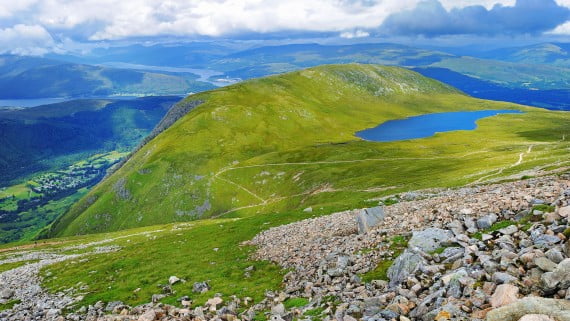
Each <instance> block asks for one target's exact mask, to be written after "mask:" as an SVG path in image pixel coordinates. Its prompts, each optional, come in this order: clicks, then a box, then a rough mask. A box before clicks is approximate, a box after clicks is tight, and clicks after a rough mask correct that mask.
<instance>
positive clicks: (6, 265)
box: [0, 261, 37, 273]
mask: <svg viewBox="0 0 570 321" xmlns="http://www.w3.org/2000/svg"><path fill="white" fill-rule="evenodd" d="M35 262H37V261H20V262H13V263H3V264H0V273H2V272H5V271H9V270H13V269H15V268H18V267H20V266H23V265H26V264H29V263H35Z"/></svg>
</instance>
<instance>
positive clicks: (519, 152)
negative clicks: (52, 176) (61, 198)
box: [51, 64, 570, 236]
mask: <svg viewBox="0 0 570 321" xmlns="http://www.w3.org/2000/svg"><path fill="white" fill-rule="evenodd" d="M195 101H203V103H202V104H201V105H199V106H198V107H196V108H195V109H194V110H193V111H191V112H190V113H188V114H187V115H185V116H184V117H183V118H181V119H180V120H179V121H177V122H176V123H175V124H174V125H173V126H171V127H170V128H169V129H167V130H165V131H164V132H163V133H162V134H160V135H158V136H157V137H156V138H155V139H153V140H151V141H150V142H149V143H147V144H146V145H145V146H144V147H143V148H142V149H140V150H139V151H138V152H137V153H136V154H135V155H134V156H133V157H132V158H131V159H130V160H129V161H128V162H127V163H126V164H125V165H124V166H123V167H122V168H121V169H120V170H118V171H117V172H116V173H115V174H114V175H112V176H111V177H110V178H108V179H107V180H105V181H104V182H102V183H101V184H99V185H98V186H97V187H96V188H94V189H93V190H92V191H91V192H90V193H89V194H88V195H87V196H85V197H84V198H83V199H82V200H81V201H79V202H78V203H77V204H75V205H74V206H73V207H72V209H71V210H70V211H69V212H68V213H66V214H65V215H64V216H63V217H61V218H60V219H59V220H57V221H56V222H55V223H54V224H53V226H52V229H51V235H52V236H56V235H57V236H65V235H75V234H85V233H93V232H103V231H115V230H121V229H126V228H131V227H137V226H148V225H154V224H162V223H168V222H178V221H188V220H194V219H199V218H213V217H222V216H223V217H230V218H231V217H249V216H253V215H255V214H265V213H272V212H284V211H288V210H299V209H303V208H306V207H313V208H315V210H318V209H320V208H321V207H322V208H347V207H357V206H363V205H370V204H373V203H374V202H373V201H372V200H374V199H377V198H378V197H381V196H383V195H387V194H395V193H399V192H403V191H408V190H416V189H420V188H426V187H447V186H458V185H463V184H466V183H470V182H477V181H484V180H488V179H493V178H497V177H502V176H506V175H511V174H515V173H520V172H521V171H523V170H528V169H534V168H538V167H544V166H551V167H552V166H554V167H556V166H562V165H564V164H568V157H567V155H568V149H569V147H570V144H569V142H568V141H567V140H565V139H564V137H570V116H569V115H568V114H567V113H561V112H558V113H557V112H551V111H546V110H541V109H535V108H528V107H523V106H520V105H514V104H508V103H498V102H492V101H484V100H477V99H474V98H471V97H468V96H466V95H464V94H462V93H460V92H458V91H457V90H455V89H453V88H451V87H449V86H447V85H444V84H442V83H440V82H437V81H435V80H432V79H429V78H425V77H423V76H421V75H419V74H417V73H415V72H412V71H409V70H405V69H401V68H397V67H382V66H374V65H355V64H351V65H330V66H321V67H316V68H311V69H307V70H302V71H298V72H293V73H289V74H284V75H279V76H273V77H268V78H262V79H257V80H252V81H248V82H244V83H240V84H237V85H234V86H230V87H226V88H221V89H218V90H214V91H210V92H205V93H200V94H197V95H193V96H190V97H188V98H187V99H186V100H185V101H184V102H182V104H191V103H192V102H195ZM482 109H520V110H524V111H525V113H524V114H509V115H501V116H496V117H491V118H486V119H483V120H480V121H479V122H478V124H479V127H478V129H477V130H475V131H457V132H451V133H444V134H437V135H435V136H434V137H430V138H425V139H417V140H412V141H402V142H392V143H375V142H367V141H363V140H361V139H358V138H357V137H355V136H354V133H355V132H356V131H359V130H362V129H365V128H369V127H374V126H376V125H377V124H379V123H381V122H384V121H386V120H390V119H397V118H404V117H407V116H412V115H419V114H425V113H432V112H443V111H459V110H461V111H466V110H482Z"/></svg>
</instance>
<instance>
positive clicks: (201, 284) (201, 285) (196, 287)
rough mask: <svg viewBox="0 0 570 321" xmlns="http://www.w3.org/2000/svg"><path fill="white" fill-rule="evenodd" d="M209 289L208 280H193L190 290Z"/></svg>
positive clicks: (198, 291)
mask: <svg viewBox="0 0 570 321" xmlns="http://www.w3.org/2000/svg"><path fill="white" fill-rule="evenodd" d="M209 290H210V285H209V284H208V282H205V281H204V282H195V283H194V285H193V286H192V291H193V292H194V293H206V292H208V291H209Z"/></svg>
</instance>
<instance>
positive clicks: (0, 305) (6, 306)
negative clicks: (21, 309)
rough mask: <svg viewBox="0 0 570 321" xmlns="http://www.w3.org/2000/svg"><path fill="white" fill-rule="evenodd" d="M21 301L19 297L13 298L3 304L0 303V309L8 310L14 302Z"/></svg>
mask: <svg viewBox="0 0 570 321" xmlns="http://www.w3.org/2000/svg"><path fill="white" fill-rule="evenodd" d="M21 302H22V301H21V300H19V299H15V300H10V301H8V302H6V303H4V304H0V311H4V310H10V309H12V308H13V307H14V306H15V305H16V304H19V303H21Z"/></svg>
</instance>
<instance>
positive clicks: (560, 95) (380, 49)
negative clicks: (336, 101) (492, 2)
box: [0, 42, 570, 109]
mask: <svg viewBox="0 0 570 321" xmlns="http://www.w3.org/2000/svg"><path fill="white" fill-rule="evenodd" d="M568 48H570V45H569V44H564V43H545V44H538V45H533V46H526V47H517V48H505V49H498V50H492V51H487V52H478V51H477V52H476V51H473V54H472V55H471V56H460V55H457V54H451V53H447V52H445V51H442V50H433V49H422V48H414V47H410V46H405V45H400V44H391V43H377V44H352V45H321V44H289V45H276V46H264V47H255V48H248V45H245V44H243V43H236V42H227V43H211V42H195V43H188V44H172V45H164V44H163V45H154V46H142V45H132V46H126V47H110V48H99V49H95V50H93V51H92V52H90V53H88V54H86V55H83V56H73V55H55V54H52V55H49V56H47V57H48V58H50V59H47V58H32V57H16V56H1V57H0V88H1V89H0V98H37V97H62V96H64V97H92V96H109V95H116V94H125V95H129V94H132V95H148V94H154V95H165V94H166V95H168V94H181V93H186V92H199V91H203V90H207V89H212V88H214V87H215V86H214V85H213V84H216V85H221V84H224V81H225V79H226V78H228V81H227V82H225V83H232V82H233V81H235V80H245V79H251V78H257V77H263V76H267V75H272V74H276V73H283V72H289V71H293V70H299V69H302V68H307V67H311V66H316V65H322V64H344V63H353V62H357V63H368V64H382V65H396V66H403V67H408V68H421V69H415V70H417V71H420V72H422V71H421V70H428V69H430V68H437V69H436V70H438V72H431V73H430V74H431V76H432V77H436V78H437V77H439V78H437V79H438V80H441V81H444V82H447V83H448V84H450V85H452V86H456V87H458V88H460V89H462V90H464V91H465V92H467V93H469V94H470V95H473V96H475V97H479V98H487V99H499V100H506V101H512V102H518V103H525V104H530V105H533V106H539V107H546V108H552V109H568V108H569V106H568V105H569V103H568V101H570V95H569V91H568V90H570V58H569V57H568ZM56 59H57V60H56ZM102 65H113V66H119V67H120V68H110V67H103V66H102ZM160 67H163V68H162V69H161V68H160ZM184 68H186V69H184ZM188 68H194V69H202V70H204V71H206V72H205V73H200V72H199V71H194V70H191V69H188ZM199 74H200V75H199ZM213 75H215V76H213ZM451 75H454V76H451ZM456 76H466V77H469V78H470V79H471V80H470V82H469V85H468V86H467V87H464V86H466V83H465V80H466V79H465V78H462V77H456ZM220 79H221V80H220ZM490 88H492V90H491V89H490Z"/></svg>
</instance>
